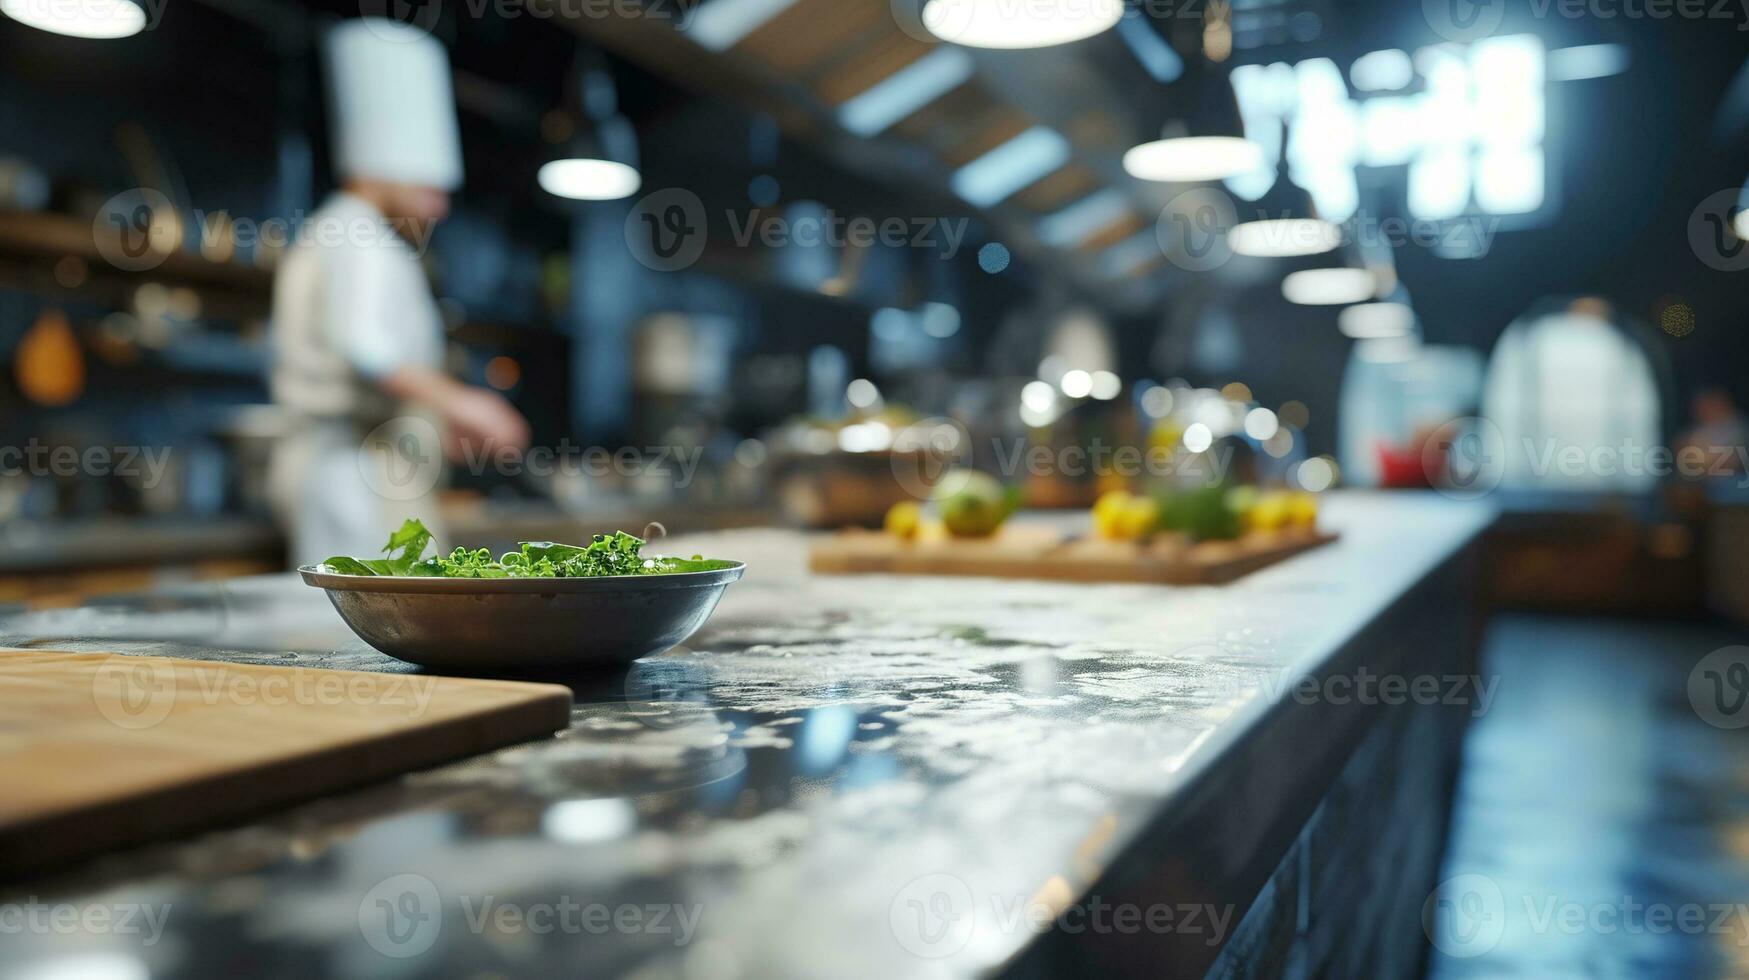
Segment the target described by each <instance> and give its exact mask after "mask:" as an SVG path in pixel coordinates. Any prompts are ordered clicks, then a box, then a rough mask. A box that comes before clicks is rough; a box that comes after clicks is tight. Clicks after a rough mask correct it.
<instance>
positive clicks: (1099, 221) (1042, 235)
mask: <svg viewBox="0 0 1749 980" xmlns="http://www.w3.org/2000/svg"><path fill="white" fill-rule="evenodd" d="M1129 213H1130V202H1129V198H1127V197H1125V196H1124V195H1123V192H1122V191H1119V190H1116V189H1114V188H1109V187H1108V188H1106V189H1105V190H1102V191H1097V192H1095V193H1093V194H1089V195H1087V196H1086V197H1084V198H1082V199H1081V200H1079V201H1076V202H1075V203H1074V204H1071V205H1069V206H1068V207H1066V208H1064V209H1062V210H1061V211H1058V212H1057V213H1056V214H1053V215H1050V216H1049V217H1046V218H1044V219H1043V220H1041V221H1040V222H1039V223H1038V237H1039V239H1040V240H1041V241H1043V242H1044V243H1045V244H1047V245H1054V246H1057V247H1064V246H1069V245H1075V244H1079V243H1080V242H1083V241H1085V240H1086V239H1087V238H1088V236H1090V235H1092V234H1093V233H1094V232H1096V231H1098V230H1099V229H1101V228H1104V227H1105V226H1106V225H1109V224H1111V223H1113V222H1115V221H1117V220H1118V219H1120V218H1122V217H1123V216H1124V215H1127V214H1129Z"/></svg>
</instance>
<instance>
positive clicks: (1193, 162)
mask: <svg viewBox="0 0 1749 980" xmlns="http://www.w3.org/2000/svg"><path fill="white" fill-rule="evenodd" d="M1262 166H1263V148H1262V147H1260V146H1258V145H1257V144H1256V143H1253V142H1251V141H1250V140H1248V139H1242V138H1240V137H1238V136H1179V137H1174V138H1171V139H1161V140H1154V141H1152V142H1149V143H1142V144H1140V145H1138V146H1133V147H1131V148H1130V149H1129V151H1128V152H1126V153H1125V154H1124V155H1123V168H1124V171H1125V172H1126V173H1128V174H1129V175H1130V176H1131V177H1134V178H1136V179H1137V180H1165V181H1177V182H1181V183H1188V182H1190V181H1198V180H1225V179H1227V178H1228V177H1236V176H1238V175H1239V174H1245V173H1250V172H1252V171H1254V170H1257V169H1259V168H1261V167H1262Z"/></svg>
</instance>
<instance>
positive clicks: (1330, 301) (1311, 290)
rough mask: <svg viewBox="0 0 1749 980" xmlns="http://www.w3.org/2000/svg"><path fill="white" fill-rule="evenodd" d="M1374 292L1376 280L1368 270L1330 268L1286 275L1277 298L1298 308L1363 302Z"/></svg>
mask: <svg viewBox="0 0 1749 980" xmlns="http://www.w3.org/2000/svg"><path fill="white" fill-rule="evenodd" d="M1377 291H1378V280H1377V279H1376V278H1375V277H1374V276H1373V274H1372V271H1371V270H1369V269H1356V268H1354V267H1352V266H1345V265H1339V266H1332V267H1329V268H1324V269H1301V270H1299V271H1298V272H1290V273H1288V274H1287V277H1286V278H1284V279H1282V281H1281V295H1282V296H1283V297H1284V298H1286V299H1287V301H1288V302H1289V303H1298V304H1300V305H1302V306H1343V305H1346V304H1349V303H1363V302H1366V301H1367V300H1370V299H1372V298H1373V297H1374V296H1375V295H1376V294H1377Z"/></svg>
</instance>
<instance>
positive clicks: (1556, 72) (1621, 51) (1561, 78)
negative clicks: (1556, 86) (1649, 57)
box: [1546, 44, 1628, 82]
mask: <svg viewBox="0 0 1749 980" xmlns="http://www.w3.org/2000/svg"><path fill="white" fill-rule="evenodd" d="M1546 69H1547V71H1548V77H1549V81H1551V82H1579V81H1584V80H1585V79H1588V78H1605V77H1607V76H1610V75H1619V74H1621V73H1622V72H1624V71H1627V70H1628V49H1627V48H1626V47H1625V46H1623V45H1620V44H1582V45H1580V46H1578V47H1576V48H1556V49H1555V50H1553V51H1550V52H1549V60H1548V64H1547V66H1546Z"/></svg>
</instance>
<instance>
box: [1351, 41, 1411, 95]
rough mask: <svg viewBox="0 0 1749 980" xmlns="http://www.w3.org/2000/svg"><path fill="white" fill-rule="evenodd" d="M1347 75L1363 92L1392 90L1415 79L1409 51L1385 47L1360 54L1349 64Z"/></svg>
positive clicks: (1404, 86) (1405, 86)
mask: <svg viewBox="0 0 1749 980" xmlns="http://www.w3.org/2000/svg"><path fill="white" fill-rule="evenodd" d="M1348 77H1349V78H1350V79H1351V80H1353V82H1354V87H1355V88H1357V89H1360V90H1361V91H1363V92H1392V91H1395V90H1397V89H1400V88H1408V87H1409V83H1410V82H1412V81H1414V80H1415V65H1414V64H1413V63H1412V62H1411V61H1410V60H1409V52H1407V51H1400V50H1398V49H1396V48H1386V49H1385V50H1383V51H1374V52H1372V53H1371V54H1364V55H1361V56H1360V57H1359V58H1356V59H1355V60H1354V64H1353V65H1351V66H1349V69H1348Z"/></svg>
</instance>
